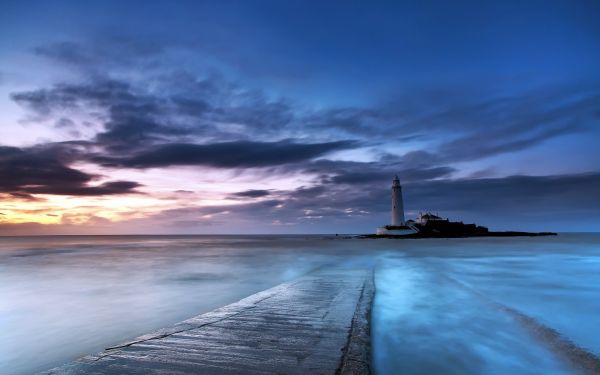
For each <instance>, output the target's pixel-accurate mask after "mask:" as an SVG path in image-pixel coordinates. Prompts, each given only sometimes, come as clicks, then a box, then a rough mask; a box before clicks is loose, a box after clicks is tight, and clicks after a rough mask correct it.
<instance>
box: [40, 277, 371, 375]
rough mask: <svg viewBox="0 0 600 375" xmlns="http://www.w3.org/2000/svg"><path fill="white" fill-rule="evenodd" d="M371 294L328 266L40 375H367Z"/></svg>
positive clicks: (365, 282) (361, 282)
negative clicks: (241, 374)
mask: <svg viewBox="0 0 600 375" xmlns="http://www.w3.org/2000/svg"><path fill="white" fill-rule="evenodd" d="M373 295H374V286H373V271H372V269H371V268H370V267H364V268H356V267H354V268H352V267H351V268H343V267H334V268H324V269H320V270H318V271H315V272H312V273H310V274H308V275H305V276H303V277H301V278H299V279H296V280H294V281H291V282H287V283H284V284H281V285H278V286H276V287H274V288H271V289H268V290H265V291H262V292H260V293H257V294H254V295H252V296H250V297H247V298H245V299H242V300H240V301H238V302H236V303H233V304H231V305H228V306H225V307H222V308H219V309H217V310H214V311H212V312H209V313H206V314H202V315H199V316H196V317H194V318H191V319H188V320H186V321H183V322H181V323H178V324H176V325H174V326H172V327H170V328H166V329H162V330H159V331H157V332H154V333H151V334H148V335H144V336H141V337H138V338H137V339H135V340H133V341H131V342H127V343H124V344H122V345H118V346H114V347H111V348H108V349H106V350H105V351H103V352H100V353H98V354H94V355H90V356H86V357H84V358H81V359H79V360H77V361H74V362H72V363H69V364H66V365H64V366H62V367H58V368H55V369H52V370H49V371H46V372H43V373H42V374H46V375H50V374H92V375H96V374H97V375H100V374H102V375H105V374H240V373H243V374H369V373H370V369H369V350H370V339H369V337H370V335H369V314H370V309H371V303H372V299H373Z"/></svg>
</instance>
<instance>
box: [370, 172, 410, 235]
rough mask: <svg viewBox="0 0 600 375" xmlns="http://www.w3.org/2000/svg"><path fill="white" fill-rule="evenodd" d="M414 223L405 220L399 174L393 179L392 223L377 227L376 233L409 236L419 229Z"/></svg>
mask: <svg viewBox="0 0 600 375" xmlns="http://www.w3.org/2000/svg"><path fill="white" fill-rule="evenodd" d="M413 224H414V222H413V221H412V220H409V221H408V222H406V221H404V202H403V200H402V186H400V179H399V178H398V176H394V179H393V180H392V223H391V224H390V225H386V226H383V227H380V228H377V232H376V233H377V235H378V236H407V235H411V234H415V233H417V232H418V231H419V230H418V229H417V228H416V227H415V226H414V225H413Z"/></svg>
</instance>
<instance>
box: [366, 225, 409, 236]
mask: <svg viewBox="0 0 600 375" xmlns="http://www.w3.org/2000/svg"><path fill="white" fill-rule="evenodd" d="M418 232H419V231H418V230H417V228H415V227H413V226H408V225H386V226H385V227H380V228H377V232H376V233H377V235H378V236H408V235H411V234H415V233H418Z"/></svg>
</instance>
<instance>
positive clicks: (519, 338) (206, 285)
mask: <svg viewBox="0 0 600 375" xmlns="http://www.w3.org/2000/svg"><path fill="white" fill-rule="evenodd" d="M352 261H356V262H367V261H372V262H375V264H376V265H377V266H376V268H377V273H376V286H377V294H376V299H375V304H374V310H373V345H374V348H373V349H374V358H373V362H374V363H373V365H374V367H375V370H376V371H377V372H378V373H380V374H402V373H405V374H458V373H460V374H506V373H509V372H510V373H516V374H540V373H543V374H566V373H573V371H574V370H573V366H571V364H570V363H569V361H568V358H566V359H565V358H564V356H561V354H562V353H560V351H557V350H555V349H556V348H552V346H551V345H548V344H547V343H544V342H543V340H540V339H539V338H536V337H533V336H532V335H531V334H530V332H528V331H527V329H526V327H523V325H522V323H520V322H519V321H518V320H517V319H515V317H514V316H511V314H508V313H507V312H506V311H503V310H502V309H499V308H498V306H496V305H494V304H495V303H499V304H502V305H503V306H504V305H505V306H508V307H510V308H513V309H516V310H518V311H519V312H521V313H523V314H526V315H527V316H530V317H533V318H535V319H536V321H539V322H540V323H541V324H544V325H545V326H548V327H551V328H554V329H556V330H557V331H559V332H560V333H561V334H562V335H564V336H565V337H567V338H569V339H570V340H572V341H573V342H574V343H576V344H577V345H579V346H581V347H582V348H586V349H587V350H588V351H590V352H592V353H595V354H596V355H598V354H600V324H599V323H600V314H599V313H600V302H599V301H600V299H599V298H597V297H598V296H599V295H600V294H599V293H598V292H600V289H599V288H600V236H599V235H589V234H587V235H571V234H569V235H561V236H558V237H547V238H524V239H520V238H505V239H491V238H490V239H452V240H403V241H395V240H343V239H334V238H332V237H322V236H173V237H170V236H169V237H166V236H114V237H113V236H81V237H30V238H25V237H21V238H16V237H14V238H8V237H5V238H0V373H2V374H4V373H6V374H31V373H35V372H36V371H40V370H44V369H48V368H51V367H54V366H57V365H60V364H62V363H64V362H67V361H69V360H73V359H75V358H77V357H80V356H82V355H85V354H88V353H92V352H97V351H100V350H102V349H103V348H105V347H108V346H111V345H114V344H118V343H120V342H123V341H126V340H128V339H131V338H134V337H136V336H139V335H141V334H144V333H148V332H150V331H152V330H154V329H158V328H161V327H165V326H168V325H171V324H173V323H175V322H178V321H181V320H183V319H186V318H189V317H192V316H194V315H197V314H200V313H203V312H206V311H210V310H212V309H214V308H216V307H219V306H223V305H226V304H228V303H231V302H234V301H237V300H238V299H240V298H243V297H245V296H248V295H250V294H253V293H255V292H258V291H260V290H264V289H267V288H269V287H271V286H274V285H277V284H279V283H281V282H284V281H287V280H291V279H294V278H296V277H298V276H300V275H302V274H304V273H306V272H309V271H310V270H312V269H315V268H318V267H320V266H323V265H327V264H334V263H335V264H338V263H341V262H352Z"/></svg>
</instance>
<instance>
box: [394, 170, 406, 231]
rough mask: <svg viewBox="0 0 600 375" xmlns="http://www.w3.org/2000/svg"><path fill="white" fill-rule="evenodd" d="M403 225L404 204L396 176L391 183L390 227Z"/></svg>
mask: <svg viewBox="0 0 600 375" xmlns="http://www.w3.org/2000/svg"><path fill="white" fill-rule="evenodd" d="M402 225H404V202H403V201H402V186H400V179H399V178H398V176H396V177H394V180H393V181H392V226H402Z"/></svg>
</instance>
